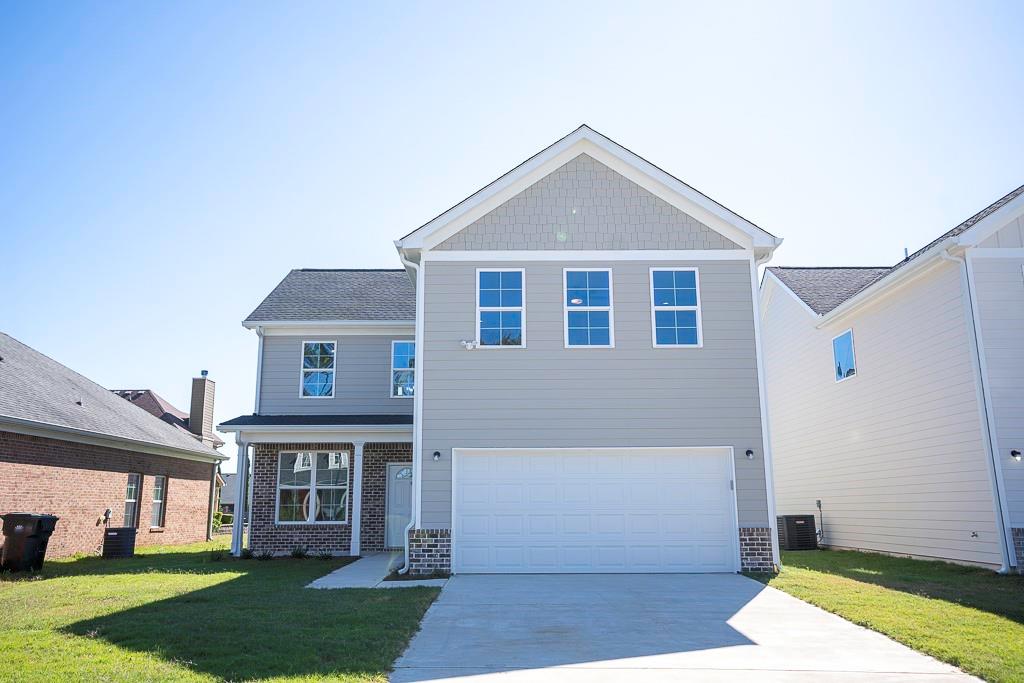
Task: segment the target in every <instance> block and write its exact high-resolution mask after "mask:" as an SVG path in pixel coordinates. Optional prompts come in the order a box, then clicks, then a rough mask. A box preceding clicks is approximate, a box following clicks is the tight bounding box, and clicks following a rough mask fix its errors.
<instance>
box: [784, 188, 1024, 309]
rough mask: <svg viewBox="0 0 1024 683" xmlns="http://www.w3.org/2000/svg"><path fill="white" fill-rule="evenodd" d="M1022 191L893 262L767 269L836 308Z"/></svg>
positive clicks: (816, 305) (806, 296)
mask: <svg viewBox="0 0 1024 683" xmlns="http://www.w3.org/2000/svg"><path fill="white" fill-rule="evenodd" d="M1022 194H1024V185H1021V186H1020V187H1018V188H1017V189H1016V190H1013V191H1012V192H1010V193H1009V194H1007V195H1005V196H1004V197H1000V198H999V199H998V200H996V201H995V202H993V203H992V204H989V205H988V206H986V207H985V208H984V209H982V210H981V211H979V212H978V213H976V214H974V215H973V216H971V217H970V218H968V219H967V220H965V221H964V222H963V223H960V224H959V225H957V226H956V227H955V228H953V229H951V230H948V231H946V232H945V233H943V234H942V235H940V236H939V237H937V238H936V239H934V240H932V241H931V242H929V243H928V244H926V245H925V246H923V247H922V248H920V249H918V250H917V251H915V252H914V253H913V254H911V255H910V256H908V257H907V258H905V259H903V260H902V261H900V262H899V263H897V264H896V265H893V266H882V267H838V268H794V267H783V266H775V267H771V268H769V269H768V270H770V271H771V272H772V274H773V275H775V276H776V277H777V278H779V279H780V280H782V282H783V283H784V284H785V285H786V286H787V287H789V288H790V289H791V290H793V293H794V294H796V295H797V296H798V297H800V299H802V300H803V302H804V303H806V304H807V305H808V306H810V307H811V309H812V310H813V311H814V312H815V313H818V314H820V315H824V314H826V313H828V312H829V311H831V310H832V309H834V308H837V307H838V306H839V305H840V304H842V303H843V302H844V301H846V300H847V299H851V298H853V297H854V296H855V295H856V294H857V293H858V292H860V291H861V290H862V289H864V288H866V287H868V286H869V285H871V284H874V283H875V282H877V281H878V280H881V279H882V278H884V277H886V276H887V275H889V274H891V273H893V272H894V271H897V270H899V269H900V268H902V267H904V266H905V265H907V264H908V263H910V262H912V261H914V260H915V259H917V258H919V257H920V256H921V255H923V254H925V253H926V252H927V251H928V250H929V249H932V248H933V247H935V245H937V244H940V243H941V242H943V241H944V240H946V239H949V238H950V237H956V236H957V235H960V234H963V233H964V232H966V231H967V230H970V229H971V228H972V227H974V225H976V224H977V223H978V222H979V221H981V220H983V219H984V218H986V217H987V216H989V215H991V214H993V213H995V212H996V211H998V210H999V209H1001V208H1002V207H1003V206H1005V205H1006V204H1007V203H1008V202H1010V201H1012V200H1014V199H1016V198H1017V197H1019V196H1020V195H1022Z"/></svg>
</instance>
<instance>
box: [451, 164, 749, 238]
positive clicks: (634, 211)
mask: <svg viewBox="0 0 1024 683" xmlns="http://www.w3.org/2000/svg"><path fill="white" fill-rule="evenodd" d="M435 248H436V249H437V250H440V251H446V250H474V251H482V250H484V251H485V250H506V249H523V250H535V249H546V250H547V249H553V250H558V249H583V250H591V249H593V250H607V249H739V246H737V245H736V244H735V243H733V242H732V241H730V240H728V239H726V238H725V237H723V236H722V235H721V234H719V233H717V232H715V231H714V230H712V229H711V228H709V227H708V226H706V225H704V224H703V223H701V222H700V221H698V220H697V219H696V218H694V217H693V216H690V215H689V214H686V213H684V212H682V211H680V210H679V209H677V208H676V207H674V206H672V205H671V204H669V203H668V202H666V201H664V200H663V199H661V198H659V197H657V196H655V195H653V194H652V193H650V192H648V191H647V190H645V189H644V188H642V187H640V186H639V185H637V184H636V183H634V182H633V181H631V180H629V179H627V178H626V177H624V176H623V175H621V174H620V173H617V172H616V171H613V170H612V169H610V168H608V167H607V166H605V165H604V164H602V163H600V162H599V161H597V160H596V159H594V158H593V157H590V156H588V155H586V154H581V155H579V156H578V157H576V158H575V159H573V160H571V161H569V162H568V163H566V164H564V165H563V166H561V167H560V168H558V169H556V170H555V171H553V172H552V173H550V174H549V175H547V176H545V177H544V178H543V179H541V180H539V181H537V182H536V183H534V184H533V185H531V186H530V187H528V188H527V189H525V190H523V191H522V192H520V193H519V194H518V195H516V196H515V197H513V198H512V199H509V200H508V201H507V202H505V203H504V204H502V205H501V206H499V207H498V208H496V209H494V210H493V211H491V212H490V213H488V214H487V215H485V216H483V217H481V218H479V219H478V220H477V221H475V222H474V223H471V224H470V225H468V226H466V227H465V228H463V229H462V230H460V231H459V232H458V233H456V234H455V235H453V236H451V237H449V238H448V239H447V240H445V241H444V242H442V243H441V244H439V245H438V246H437V247H435Z"/></svg>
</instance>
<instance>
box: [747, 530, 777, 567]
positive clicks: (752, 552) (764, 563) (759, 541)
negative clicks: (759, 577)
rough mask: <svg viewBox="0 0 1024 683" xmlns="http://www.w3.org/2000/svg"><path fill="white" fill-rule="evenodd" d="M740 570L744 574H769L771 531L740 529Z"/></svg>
mask: <svg viewBox="0 0 1024 683" xmlns="http://www.w3.org/2000/svg"><path fill="white" fill-rule="evenodd" d="M740 568H741V569H742V570H743V571H745V572H770V571H772V570H773V569H774V563H773V562H772V530H771V529H770V528H768V527H740Z"/></svg>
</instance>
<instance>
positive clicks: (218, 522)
mask: <svg viewBox="0 0 1024 683" xmlns="http://www.w3.org/2000/svg"><path fill="white" fill-rule="evenodd" d="M223 524H224V513H223V512H221V511H220V510H217V511H216V512H214V513H213V532H214V533H217V532H218V531H220V528H221V526H222V525H223Z"/></svg>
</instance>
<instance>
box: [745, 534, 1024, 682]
mask: <svg viewBox="0 0 1024 683" xmlns="http://www.w3.org/2000/svg"><path fill="white" fill-rule="evenodd" d="M782 562H783V567H784V568H783V570H782V572H781V573H780V574H778V575H777V576H772V577H766V576H760V577H759V576H756V575H752V576H754V578H758V579H759V580H762V581H765V582H767V583H769V584H770V585H771V586H773V587H775V588H778V589H779V590H783V591H785V592H787V593H789V594H791V595H794V596H796V597H798V598H800V599H801V600H805V601H807V602H810V603H812V604H814V605H817V606H819V607H821V608H823V609H826V610H828V611H829V612H834V613H835V614H838V615H840V616H842V617H844V618H846V619H848V620H850V621H852V622H854V623H856V624H860V625H862V626H866V627H867V628H870V629H873V630H875V631H879V632H881V633H884V634H885V635H887V636H889V637H891V638H893V639H895V640H898V641H900V642H901V643H904V644H906V645H909V646H910V647H912V648H914V649H916V650H920V651H921V652H926V653H928V654H930V655H932V656H933V657H935V658H937V659H941V660H943V661H945V662H949V663H950V664H953V665H955V666H958V667H960V668H961V669H963V670H964V671H967V672H969V673H972V674H975V675H977V676H980V677H982V678H984V679H986V680H990V681H1024V577H1021V576H999V575H997V574H995V573H993V572H991V571H987V570H984V569H974V568H969V567H961V566H958V565H953V564H947V563H944V562H925V561H921V560H909V559H902V558H894V557H888V556H886V555H878V554H874V553H858V552H849V551H839V550H831V551H807V552H787V553H783V556H782Z"/></svg>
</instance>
